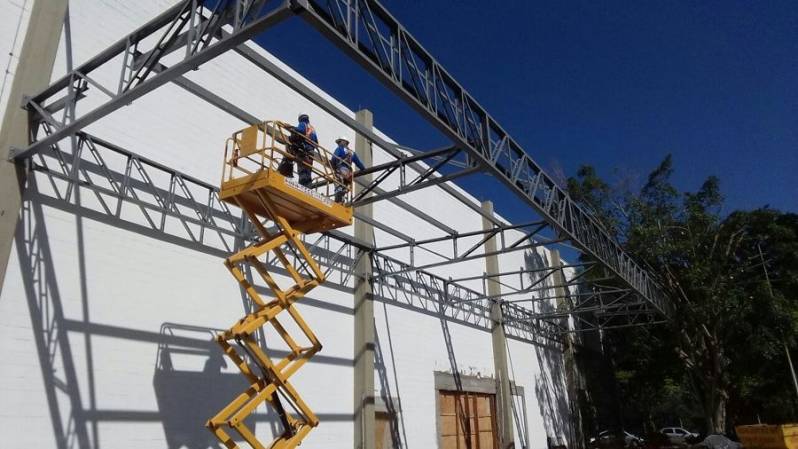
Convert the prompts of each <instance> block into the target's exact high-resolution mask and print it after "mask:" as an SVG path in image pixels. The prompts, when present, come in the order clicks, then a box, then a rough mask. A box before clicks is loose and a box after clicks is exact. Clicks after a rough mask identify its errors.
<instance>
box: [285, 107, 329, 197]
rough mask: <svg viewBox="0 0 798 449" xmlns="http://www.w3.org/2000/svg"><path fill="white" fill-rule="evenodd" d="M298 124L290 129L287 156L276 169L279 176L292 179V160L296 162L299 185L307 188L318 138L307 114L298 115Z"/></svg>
mask: <svg viewBox="0 0 798 449" xmlns="http://www.w3.org/2000/svg"><path fill="white" fill-rule="evenodd" d="M297 122H298V124H297V125H296V126H295V127H293V128H292V129H291V131H293V132H292V133H291V136H290V137H289V145H288V154H289V155H290V156H289V157H284V158H283V160H282V161H280V165H279V166H278V167H277V171H279V172H280V174H281V175H283V176H285V177H288V178H293V177H294V160H296V161H297V164H298V167H297V174H299V184H301V185H303V186H305V187H307V186H308V185H310V181H311V173H312V170H311V167H313V155H314V154H315V153H316V145H318V143H319V138H318V136H316V129H314V128H313V126H312V125H311V124H310V117H308V115H307V114H300V115H299V118H298V119H297Z"/></svg>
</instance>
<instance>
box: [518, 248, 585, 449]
mask: <svg viewBox="0 0 798 449" xmlns="http://www.w3.org/2000/svg"><path fill="white" fill-rule="evenodd" d="M524 263H525V265H526V268H527V269H529V270H530V271H532V270H536V269H541V268H546V267H548V266H550V264H549V261H548V260H547V258H546V256H545V255H541V254H540V253H538V252H537V251H528V252H526V253H525V254H524ZM541 276H542V274H540V273H538V272H535V273H531V274H530V280H531V281H532V282H536V281H542V282H543V283H544V285H546V286H549V287H551V286H552V285H553V282H552V280H550V279H542V280H541V279H540V277H541ZM543 292H544V294H545V296H554V291H553V289H552V288H550V289H547V290H544V291H543ZM533 308H534V309H535V312H536V313H540V314H551V313H554V312H556V311H557V306H556V303H553V302H552V301H551V300H548V301H535V302H534V303H533ZM534 348H535V355H536V358H537V362H538V367H539V369H540V371H539V372H538V374H537V375H536V376H535V396H536V397H537V400H538V406H539V407H540V414H541V416H542V417H543V425H544V428H545V430H546V436H547V438H548V439H549V441H551V442H552V443H553V444H556V445H568V446H569V447H572V446H571V444H569V443H571V441H572V440H573V438H572V434H573V429H572V428H571V425H570V419H569V416H570V414H571V410H570V401H569V398H568V389H567V382H566V373H565V360H564V358H563V354H562V352H561V351H557V350H553V349H551V348H547V347H542V346H534ZM563 438H565V439H566V441H563Z"/></svg>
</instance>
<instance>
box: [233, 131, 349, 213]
mask: <svg viewBox="0 0 798 449" xmlns="http://www.w3.org/2000/svg"><path fill="white" fill-rule="evenodd" d="M299 142H301V144H302V145H305V146H307V147H308V148H313V152H312V154H311V163H309V164H308V163H306V162H304V161H302V160H301V159H300V158H299V157H298V156H297V152H296V151H295V150H292V147H295V146H296V145H297V144H298V143H299ZM286 159H288V160H292V161H293V162H294V165H295V170H294V172H298V169H299V166H300V165H304V166H307V167H308V168H310V170H311V174H312V178H313V180H312V182H311V184H310V185H309V186H307V187H308V188H309V189H311V190H315V191H316V192H317V193H319V194H321V195H323V196H325V197H327V198H333V196H334V195H335V189H336V187H339V188H343V189H344V190H345V191H346V192H347V193H346V195H345V197H344V198H345V199H344V201H343V202H344V203H346V204H349V203H350V202H351V200H352V192H353V185H354V177H352V178H350V179H349V181H348V182H345V181H344V180H342V179H340V178H339V177H338V176H337V175H336V173H335V170H333V167H332V160H333V153H332V152H330V151H328V150H327V149H325V148H324V147H322V146H321V145H319V144H317V143H315V142H313V141H312V140H310V139H308V138H307V137H305V136H304V135H302V134H300V133H298V132H296V131H294V127H293V126H292V125H290V124H288V123H285V122H281V121H278V120H268V121H265V122H261V123H258V124H257V125H253V126H250V127H247V128H244V129H242V130H239V131H237V132H236V133H234V134H233V136H232V137H230V138H229V139H227V142H226V144H225V152H224V166H223V170H222V183H225V182H227V181H230V180H233V179H236V178H239V177H242V176H248V175H252V174H255V173H257V172H258V171H263V170H266V171H268V170H273V171H277V170H278V167H279V166H280V163H281V162H283V161H284V160H286Z"/></svg>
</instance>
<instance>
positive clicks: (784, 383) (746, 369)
mask: <svg viewBox="0 0 798 449" xmlns="http://www.w3.org/2000/svg"><path fill="white" fill-rule="evenodd" d="M672 173H673V163H672V159H671V157H670V156H668V157H666V158H665V159H664V160H663V161H662V162H661V163H660V164H659V165H658V166H657V167H656V168H655V169H654V170H653V171H652V172H651V173H650V174H649V175H648V177H647V178H646V180H645V182H644V183H642V186H640V187H639V188H631V187H630V186H629V183H628V182H621V183H609V182H607V181H605V180H603V179H601V178H600V177H599V176H598V174H597V173H596V171H595V170H594V169H593V168H592V167H589V166H587V167H582V168H580V170H579V171H578V173H577V176H576V177H575V178H570V179H569V180H568V191H569V193H570V195H571V196H572V197H574V198H575V199H576V200H577V201H580V202H582V203H583V204H586V205H587V206H588V207H589V208H590V209H592V210H593V212H594V213H595V214H596V216H597V218H598V219H599V220H600V221H601V222H602V223H603V224H604V226H605V227H606V228H607V230H608V231H609V232H610V233H611V234H613V235H614V236H615V237H616V238H617V239H618V240H619V241H620V242H621V243H622V244H623V245H624V246H625V247H626V249H627V250H629V251H630V252H631V253H632V254H634V255H635V256H636V257H638V258H639V259H640V261H641V263H643V264H644V265H645V266H648V267H650V271H651V272H652V274H653V275H654V276H655V277H656V278H657V279H658V280H659V283H660V284H661V285H662V287H663V289H664V290H665V292H666V294H667V296H668V297H669V299H670V301H671V303H672V304H673V306H674V310H675V312H674V315H673V316H672V317H671V320H670V321H669V323H668V324H667V325H665V326H660V327H656V328H647V329H639V328H638V329H629V330H623V331H615V332H613V333H612V334H610V335H609V336H608V340H607V343H606V344H605V347H606V349H607V351H606V352H607V356H609V357H612V358H613V365H614V366H615V373H616V376H615V377H616V380H617V382H618V384H619V387H620V388H619V390H620V392H621V394H622V395H624V396H626V397H625V398H623V399H622V400H621V404H623V407H622V408H623V409H624V414H625V415H626V416H627V417H628V419H636V420H637V421H638V422H637V424H638V425H640V424H647V425H650V426H656V425H673V424H674V421H672V420H674V419H679V418H681V419H686V420H689V419H690V418H691V417H695V418H700V419H701V420H702V421H703V425H704V429H703V430H705V431H706V432H723V431H727V430H730V429H729V428H728V426H729V424H730V423H735V424H737V423H747V422H749V423H750V422H755V420H756V419H757V418H758V417H759V418H762V419H766V420H771V421H773V422H776V421H785V420H788V419H790V417H791V415H792V413H794V412H795V401H794V399H793V398H795V393H794V390H793V388H792V380H791V378H790V377H789V371H788V366H787V364H786V361H785V347H788V348H789V347H793V348H794V347H795V344H796V341H795V340H796V322H797V321H796V318H798V215H795V214H790V213H782V212H779V211H776V210H772V209H769V208H767V207H764V208H761V209H758V210H754V211H735V212H732V213H730V214H724V213H723V196H722V194H721V189H720V181H719V179H718V178H716V177H714V176H710V177H708V178H707V179H706V181H705V182H704V183H703V184H702V185H701V187H700V188H699V189H698V190H697V191H695V192H679V191H678V189H676V188H675V187H674V185H673V184H672V183H671V176H672ZM760 250H761V256H760ZM763 261H764V263H763ZM765 270H767V272H768V273H767V274H768V275H769V276H770V280H771V281H772V289H771V288H769V283H768V281H767V279H766V276H765ZM785 345H786V346H785ZM794 418H798V417H794ZM667 420H671V421H667ZM658 421H659V422H658ZM666 421H667V422H666ZM676 424H678V422H676Z"/></svg>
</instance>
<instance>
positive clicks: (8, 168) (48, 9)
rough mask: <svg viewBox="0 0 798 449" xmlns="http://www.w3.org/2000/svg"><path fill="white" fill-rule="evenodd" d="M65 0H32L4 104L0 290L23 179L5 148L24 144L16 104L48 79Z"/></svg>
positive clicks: (24, 120) (24, 125) (24, 118)
mask: <svg viewBox="0 0 798 449" xmlns="http://www.w3.org/2000/svg"><path fill="white" fill-rule="evenodd" d="M67 3H68V1H67V0H36V1H34V2H33V7H32V9H31V14H30V21H29V22H28V29H27V32H26V33H25V40H24V41H23V42H22V50H21V51H20V55H19V63H18V64H17V68H16V71H15V73H14V80H13V82H12V83H11V92H10V94H9V97H8V105H7V107H6V111H5V115H4V116H3V123H2V125H0V192H2V194H0V290H2V286H3V281H4V280H5V275H6V268H7V266H8V257H9V255H10V253H11V244H12V242H13V241H14V232H15V230H16V226H17V220H18V218H19V208H20V205H21V204H22V189H23V185H24V182H25V179H24V173H23V172H22V170H20V169H19V167H18V166H17V165H16V164H14V163H13V162H9V161H8V150H9V149H11V147H16V148H25V147H27V146H28V114H27V111H25V110H24V109H22V108H21V107H20V105H21V104H22V97H23V96H24V95H34V94H36V93H38V92H39V91H41V90H43V89H44V88H45V87H47V86H48V85H49V83H50V74H51V73H52V72H53V64H55V55H56V52H57V51H58V42H59V41H60V39H61V29H62V27H63V25H64V17H65V14H66V11H67Z"/></svg>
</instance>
